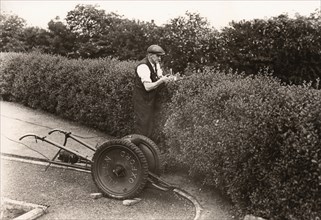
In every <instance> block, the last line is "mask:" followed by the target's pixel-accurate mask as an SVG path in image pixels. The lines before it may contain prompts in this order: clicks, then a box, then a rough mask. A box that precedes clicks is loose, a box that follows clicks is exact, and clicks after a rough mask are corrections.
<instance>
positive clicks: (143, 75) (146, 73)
mask: <svg viewBox="0 0 321 220" xmlns="http://www.w3.org/2000/svg"><path fill="white" fill-rule="evenodd" d="M137 73H138V76H139V77H140V80H141V81H142V83H144V82H152V79H151V78H150V70H149V68H148V66H147V65H146V64H141V65H139V66H138V67H137Z"/></svg>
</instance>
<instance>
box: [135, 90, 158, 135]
mask: <svg viewBox="0 0 321 220" xmlns="http://www.w3.org/2000/svg"><path fill="white" fill-rule="evenodd" d="M154 96H155V95H154V93H146V92H145V93H143V92H142V91H139V90H134V94H133V104H134V113H135V133H136V134H141V135H144V136H146V137H148V138H151V136H152V133H153V127H154V113H155V97H154Z"/></svg>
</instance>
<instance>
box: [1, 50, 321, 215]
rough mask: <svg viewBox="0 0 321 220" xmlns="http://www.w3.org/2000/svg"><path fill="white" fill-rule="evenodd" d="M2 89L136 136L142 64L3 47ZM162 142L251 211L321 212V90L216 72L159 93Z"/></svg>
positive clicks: (174, 160)
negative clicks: (135, 89)
mask: <svg viewBox="0 0 321 220" xmlns="http://www.w3.org/2000/svg"><path fill="white" fill-rule="evenodd" d="M0 59H1V60H0V61H1V66H0V82H1V84H0V91H1V96H2V97H3V98H5V99H7V100H11V101H16V102H20V103H23V104H25V105H28V106H30V107H33V108H39V109H43V110H46V111H49V112H51V113H54V114H57V115H60V116H62V117H65V118H68V119H71V120H75V121H78V122H80V123H83V124H86V125H89V126H92V127H94V128H98V129H100V130H102V131H105V132H106V133H108V134H111V135H115V136H122V135H125V134H129V133H132V132H133V131H132V128H133V115H132V114H133V109H132V103H131V91H132V86H133V84H132V78H133V69H134V65H135V63H134V62H127V61H123V62H120V61H118V60H116V59H112V58H105V59H97V60H68V59H66V58H63V57H60V56H50V55H44V54H38V53H33V54H17V53H6V54H1V58H0ZM158 98H159V99H158V104H159V106H158V107H159V113H158V114H157V124H158V126H157V129H156V130H155V134H154V136H155V138H154V139H155V140H157V142H158V143H160V145H162V147H163V148H166V149H167V153H166V156H167V157H166V163H168V164H175V165H177V164H180V165H182V166H185V167H186V168H188V169H189V172H190V174H191V175H195V176H197V177H198V179H200V180H203V183H204V184H206V185H209V186H213V187H215V188H219V189H221V191H222V192H224V193H225V194H226V195H228V196H229V197H230V198H231V199H232V201H233V202H234V203H235V204H236V206H237V207H238V208H239V210H240V211H241V212H242V213H243V214H245V213H251V214H256V215H258V216H262V217H266V218H269V219H317V217H321V212H320V210H321V209H320V207H321V197H320V195H321V165H320V164H321V111H320V109H321V91H320V90H316V89H313V88H311V86H310V85H303V86H296V85H282V84H281V82H280V80H277V79H275V78H273V77H271V76H270V75H269V74H267V73H261V74H259V75H255V76H253V75H250V76H245V75H239V74H238V75H236V74H233V73H232V72H227V73H222V72H220V71H218V70H216V69H208V70H205V71H204V72H203V73H199V74H194V75H192V76H190V77H189V78H185V79H183V80H181V81H177V82H175V83H172V84H168V85H167V86H166V87H164V89H163V90H162V93H161V94H160V96H159V97H158Z"/></svg>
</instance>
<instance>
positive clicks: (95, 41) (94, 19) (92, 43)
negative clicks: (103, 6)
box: [66, 5, 121, 58]
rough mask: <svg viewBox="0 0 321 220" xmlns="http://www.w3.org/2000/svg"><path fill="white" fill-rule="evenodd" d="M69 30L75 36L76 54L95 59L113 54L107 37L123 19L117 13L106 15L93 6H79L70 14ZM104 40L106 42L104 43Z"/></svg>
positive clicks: (68, 15) (68, 17)
mask: <svg viewBox="0 0 321 220" xmlns="http://www.w3.org/2000/svg"><path fill="white" fill-rule="evenodd" d="M66 21H67V28H68V29H69V30H70V31H71V32H72V33H73V34H75V37H76V43H77V44H78V48H77V51H76V53H78V54H79V56H81V57H85V58H95V57H102V56H108V55H112V54H113V52H114V51H113V50H112V49H111V48H110V41H109V39H108V38H106V36H108V34H109V33H110V32H113V31H115V30H114V29H115V27H117V24H118V23H120V22H121V17H120V16H119V15H117V14H115V13H109V14H106V13H105V10H98V9H97V8H96V6H92V5H77V6H76V8H75V9H74V10H72V11H70V12H68V14H67V17H66ZM102 39H104V42H102Z"/></svg>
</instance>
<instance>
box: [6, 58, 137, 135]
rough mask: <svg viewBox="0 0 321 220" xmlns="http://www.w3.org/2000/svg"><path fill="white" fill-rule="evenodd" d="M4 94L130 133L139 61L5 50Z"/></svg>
mask: <svg viewBox="0 0 321 220" xmlns="http://www.w3.org/2000/svg"><path fill="white" fill-rule="evenodd" d="M1 57H2V59H4V60H5V61H4V62H2V65H1V70H0V71H1V75H0V77H1V78H0V80H1V82H2V85H1V90H0V91H1V94H2V96H5V98H7V99H9V100H11V101H15V102H20V103H23V104H25V105H27V106H30V107H32V108H39V109H43V110H45V111H48V112H51V113H54V114H57V115H59V116H62V117H64V118H68V119H70V120H75V121H78V122H79V123H82V124H86V125H88V126H92V127H94V128H98V129H100V130H103V131H105V132H106V133H108V134H111V135H124V134H128V133H131V128H132V127H133V116H132V112H133V110H132V108H133V107H132V105H131V104H129V103H131V102H132V101H131V90H132V77H133V69H134V65H135V63H134V62H122V63H120V62H119V61H118V60H116V59H112V58H106V59H96V60H89V59H88V60H82V59H79V60H68V59H67V58H65V57H61V56H50V55H45V54H40V53H32V54H22V53H21V54H15V53H8V54H2V56H1Z"/></svg>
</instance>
